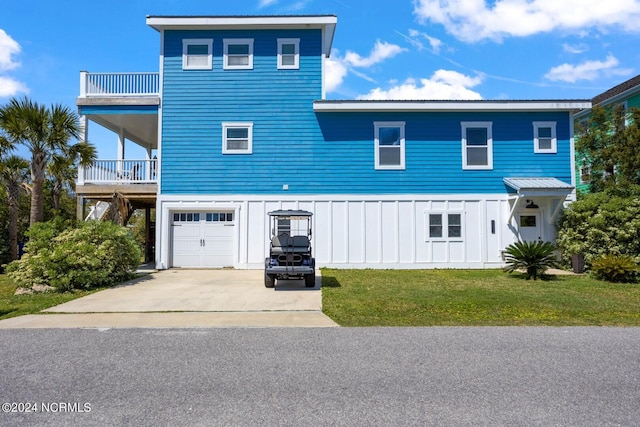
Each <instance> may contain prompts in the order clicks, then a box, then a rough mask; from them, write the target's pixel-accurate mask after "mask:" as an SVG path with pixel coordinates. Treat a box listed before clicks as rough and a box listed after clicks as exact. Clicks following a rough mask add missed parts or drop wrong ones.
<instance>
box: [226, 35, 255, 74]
mask: <svg viewBox="0 0 640 427" xmlns="http://www.w3.org/2000/svg"><path fill="white" fill-rule="evenodd" d="M223 45H224V67H223V68H224V69H225V70H252V69H253V39H225V40H224V42H223Z"/></svg>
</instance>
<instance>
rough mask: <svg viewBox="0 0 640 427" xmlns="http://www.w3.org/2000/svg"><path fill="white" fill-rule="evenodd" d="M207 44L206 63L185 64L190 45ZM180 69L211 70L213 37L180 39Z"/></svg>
mask: <svg viewBox="0 0 640 427" xmlns="http://www.w3.org/2000/svg"><path fill="white" fill-rule="evenodd" d="M203 44H206V45H207V65H187V57H188V55H187V49H188V48H189V46H190V45H203ZM182 69H183V70H211V69H213V39H183V40H182Z"/></svg>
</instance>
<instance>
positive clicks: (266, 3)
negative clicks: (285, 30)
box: [258, 0, 278, 9]
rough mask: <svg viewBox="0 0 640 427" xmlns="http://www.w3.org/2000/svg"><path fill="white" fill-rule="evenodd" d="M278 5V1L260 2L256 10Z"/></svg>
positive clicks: (263, 0) (265, 0)
mask: <svg viewBox="0 0 640 427" xmlns="http://www.w3.org/2000/svg"><path fill="white" fill-rule="evenodd" d="M276 3H278V0H260V3H259V4H258V9H262V8H264V7H267V6H271V5H272V4H276Z"/></svg>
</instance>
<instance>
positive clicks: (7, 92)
mask: <svg viewBox="0 0 640 427" xmlns="http://www.w3.org/2000/svg"><path fill="white" fill-rule="evenodd" d="M17 93H29V89H28V88H27V87H26V86H25V85H24V84H23V83H21V82H19V81H17V80H14V79H12V78H11V77H4V76H0V98H5V97H7V98H8V97H10V96H14V95H15V94H17Z"/></svg>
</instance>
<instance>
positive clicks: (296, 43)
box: [278, 39, 300, 70]
mask: <svg viewBox="0 0 640 427" xmlns="http://www.w3.org/2000/svg"><path fill="white" fill-rule="evenodd" d="M298 68H300V39H278V69H279V70H297V69H298Z"/></svg>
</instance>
